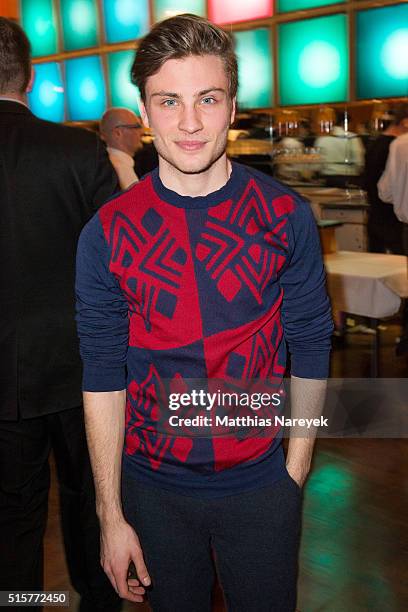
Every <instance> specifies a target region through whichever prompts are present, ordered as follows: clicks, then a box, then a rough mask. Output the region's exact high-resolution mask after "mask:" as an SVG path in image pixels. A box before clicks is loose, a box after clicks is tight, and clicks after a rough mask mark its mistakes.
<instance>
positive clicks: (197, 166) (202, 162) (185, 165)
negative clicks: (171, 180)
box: [167, 151, 224, 174]
mask: <svg viewBox="0 0 408 612" xmlns="http://www.w3.org/2000/svg"><path fill="white" fill-rule="evenodd" d="M223 154H224V151H221V152H220V153H219V154H218V155H216V156H214V157H212V158H210V159H208V158H207V159H173V160H167V161H168V163H170V164H171V165H172V166H174V167H175V168H176V169H177V170H178V171H179V172H182V173H183V174H202V173H203V172H207V170H209V169H210V168H211V166H212V165H214V164H215V162H217V161H218V160H219V158H220V157H221V156H222V155H223Z"/></svg>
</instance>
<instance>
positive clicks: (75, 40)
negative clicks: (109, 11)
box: [61, 0, 98, 51]
mask: <svg viewBox="0 0 408 612" xmlns="http://www.w3.org/2000/svg"><path fill="white" fill-rule="evenodd" d="M61 20H62V36H63V39H64V49H66V50H67V51H73V50H74V49H86V48H87V47H95V46H96V45H97V44H98V12H97V8H96V0H61Z"/></svg>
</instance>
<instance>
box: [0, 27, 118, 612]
mask: <svg viewBox="0 0 408 612" xmlns="http://www.w3.org/2000/svg"><path fill="white" fill-rule="evenodd" d="M33 77H34V73H33V71H32V68H31V58H30V43H29V41H28V39H27V36H26V35H25V33H24V32H23V30H22V29H21V28H20V26H18V25H17V24H16V23H14V22H13V21H10V20H8V19H6V18H4V17H0V261H1V266H0V283H1V292H2V297H1V301H0V508H1V513H0V533H1V539H0V591H40V590H42V589H43V587H44V584H43V537H44V532H45V528H46V522H47V509H48V489H49V484H50V469H49V464H48V459H49V454H50V450H51V449H53V451H54V456H55V460H56V466H57V473H58V479H59V488H60V499H61V517H62V531H63V536H64V542H65V552H66V559H67V564H68V569H69V573H70V578H71V582H72V584H73V586H74V588H75V589H76V590H77V591H78V592H79V593H80V595H81V603H80V610H81V611H82V612H85V611H88V612H98V611H104V612H114V611H115V610H119V609H120V606H121V600H120V599H119V598H118V596H117V595H116V593H115V592H114V590H113V589H112V587H111V585H110V583H109V581H108V580H107V578H106V576H105V575H104V573H103V571H102V569H101V567H100V564H99V527H98V523H97V519H96V512H95V497H94V490H93V482H92V474H91V469H90V463H89V456H88V451H87V445H86V437H85V428H84V420H83V409H82V397H81V375H82V367H81V360H80V357H79V351H78V340H77V335H76V328H75V320H74V303H75V296H74V270H75V265H74V262H75V250H76V243H77V239H78V236H79V234H80V231H81V229H82V227H83V226H84V225H85V223H86V222H87V221H88V219H89V218H90V217H91V216H92V215H93V214H94V213H95V211H96V210H97V209H98V207H99V206H100V205H101V204H102V203H103V202H104V201H105V200H106V199H107V198H109V197H110V196H111V195H112V194H113V193H114V192H115V191H116V190H117V180H116V176H115V173H114V171H113V168H112V166H111V164H110V163H109V159H108V157H107V155H106V151H105V147H104V146H103V144H102V142H101V141H100V140H99V138H98V137H97V136H96V135H95V134H93V133H91V132H89V131H86V130H82V129H80V128H72V127H66V126H62V125H57V124H55V123H50V122H48V121H42V120H40V119H38V118H37V117H35V116H34V115H33V114H32V113H31V112H30V110H29V109H28V107H27V97H26V92H28V91H30V89H31V86H32V82H33ZM12 609H13V610H15V609H20V607H18V608H16V606H13V608H12ZM21 609H22V608H21ZM24 609H25V607H24ZM36 609H37V610H38V609H40V607H36Z"/></svg>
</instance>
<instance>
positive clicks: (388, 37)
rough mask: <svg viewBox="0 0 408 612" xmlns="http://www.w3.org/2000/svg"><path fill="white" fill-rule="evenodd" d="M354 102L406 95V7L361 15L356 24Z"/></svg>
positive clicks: (407, 67)
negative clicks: (355, 99)
mask: <svg viewBox="0 0 408 612" xmlns="http://www.w3.org/2000/svg"><path fill="white" fill-rule="evenodd" d="M356 29H357V42H356V55H357V57H356V73H357V75H356V76H357V97H358V98H383V97H390V96H407V95H408V4H397V5H394V6H388V7H385V8H379V9H373V10H368V11H361V12H359V13H357V20H356Z"/></svg>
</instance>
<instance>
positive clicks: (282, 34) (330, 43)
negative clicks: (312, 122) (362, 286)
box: [279, 14, 349, 105]
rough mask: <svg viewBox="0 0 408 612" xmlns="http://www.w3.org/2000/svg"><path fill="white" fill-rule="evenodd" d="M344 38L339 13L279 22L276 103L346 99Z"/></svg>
mask: <svg viewBox="0 0 408 612" xmlns="http://www.w3.org/2000/svg"><path fill="white" fill-rule="evenodd" d="M347 39H348V35H347V20H346V16H345V15H343V14H342V15H331V16H329V17H318V18H316V19H307V20H304V21H295V22H292V23H285V24H282V25H280V26H279V96H280V103H281V104H283V105H286V104H288V105H289V104H320V103H325V102H344V101H345V100H347V96H348V78H349V69H348V40H347Z"/></svg>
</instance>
